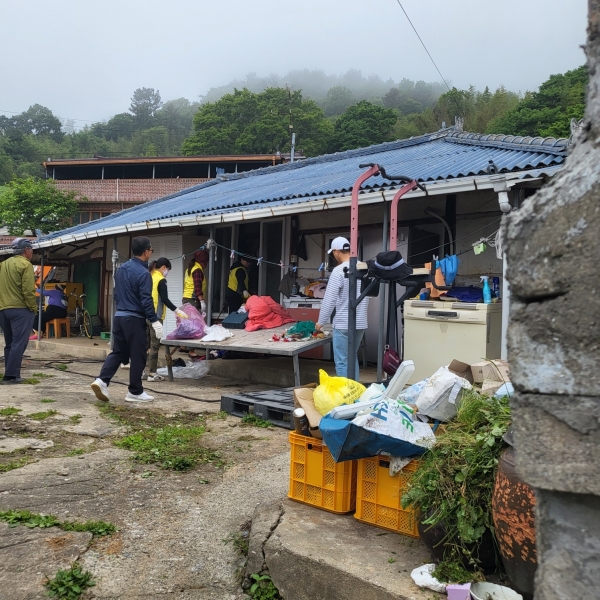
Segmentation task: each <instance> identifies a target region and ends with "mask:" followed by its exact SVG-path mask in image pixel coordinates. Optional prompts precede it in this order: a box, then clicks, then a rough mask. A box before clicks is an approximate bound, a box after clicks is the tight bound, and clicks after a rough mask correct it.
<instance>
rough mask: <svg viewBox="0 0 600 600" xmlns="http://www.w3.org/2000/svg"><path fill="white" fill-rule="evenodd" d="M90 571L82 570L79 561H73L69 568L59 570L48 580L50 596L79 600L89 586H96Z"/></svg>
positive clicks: (61, 599)
mask: <svg viewBox="0 0 600 600" xmlns="http://www.w3.org/2000/svg"><path fill="white" fill-rule="evenodd" d="M95 585H96V583H95V582H94V580H93V579H92V574H91V573H90V572H89V571H82V569H81V567H80V566H79V565H78V564H77V563H73V564H72V565H71V568H70V569H69V570H62V569H61V570H59V571H57V573H56V575H55V576H54V579H49V580H48V581H47V582H46V588H47V589H48V592H47V594H48V596H50V598H57V599H60V600H78V598H80V597H81V594H83V592H85V590H86V589H87V588H90V587H93V586H95Z"/></svg>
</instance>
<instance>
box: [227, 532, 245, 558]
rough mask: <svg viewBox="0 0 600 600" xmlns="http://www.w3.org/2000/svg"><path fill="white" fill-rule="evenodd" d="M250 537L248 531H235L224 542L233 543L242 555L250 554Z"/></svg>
mask: <svg viewBox="0 0 600 600" xmlns="http://www.w3.org/2000/svg"><path fill="white" fill-rule="evenodd" d="M249 537H250V535H249V532H248V531H234V532H233V533H230V534H229V535H228V536H227V537H226V538H225V539H224V540H223V543H224V544H231V545H232V546H233V548H234V550H235V551H236V552H237V553H238V554H239V555H240V556H248V548H249V546H250V539H249Z"/></svg>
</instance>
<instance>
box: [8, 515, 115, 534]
mask: <svg viewBox="0 0 600 600" xmlns="http://www.w3.org/2000/svg"><path fill="white" fill-rule="evenodd" d="M0 521H4V522H6V523H8V525H9V527H17V526H18V525H24V526H25V527H29V528H30V529H33V528H34V527H39V528H41V529H44V528H46V527H59V528H60V529H62V530H63V531H89V532H90V533H91V534H92V535H93V536H94V537H102V536H105V535H111V534H113V533H115V532H116V531H117V528H116V527H115V526H114V525H113V524H112V523H107V522H106V521H86V522H85V523H80V522H79V521H59V520H58V518H57V517H55V516H54V515H42V514H39V513H32V512H30V511H28V510H3V511H0Z"/></svg>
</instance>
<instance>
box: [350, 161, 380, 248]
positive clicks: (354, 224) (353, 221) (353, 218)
mask: <svg viewBox="0 0 600 600" xmlns="http://www.w3.org/2000/svg"><path fill="white" fill-rule="evenodd" d="M374 175H379V165H373V166H372V167H371V168H370V169H369V170H368V171H365V172H364V173H363V174H362V175H360V176H359V178H358V179H357V180H356V181H355V182H354V185H353V186H352V205H351V209H350V257H353V256H354V257H357V256H358V193H359V192H360V186H361V185H362V184H363V183H364V182H365V181H366V180H367V179H369V178H370V177H373V176H374Z"/></svg>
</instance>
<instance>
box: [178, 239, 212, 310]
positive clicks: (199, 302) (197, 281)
mask: <svg viewBox="0 0 600 600" xmlns="http://www.w3.org/2000/svg"><path fill="white" fill-rule="evenodd" d="M208 258H209V255H208V252H207V251H206V250H199V251H198V252H196V253H195V254H194V256H193V257H192V260H191V261H190V264H189V265H188V268H187V269H186V271H185V278H184V280H183V304H186V303H187V304H191V305H192V306H194V307H195V308H197V309H198V310H199V311H200V312H206V304H205V300H206V297H207V294H208V291H207V290H208V286H207V284H208V278H207V272H206V271H205V269H206V267H207V266H208Z"/></svg>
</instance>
